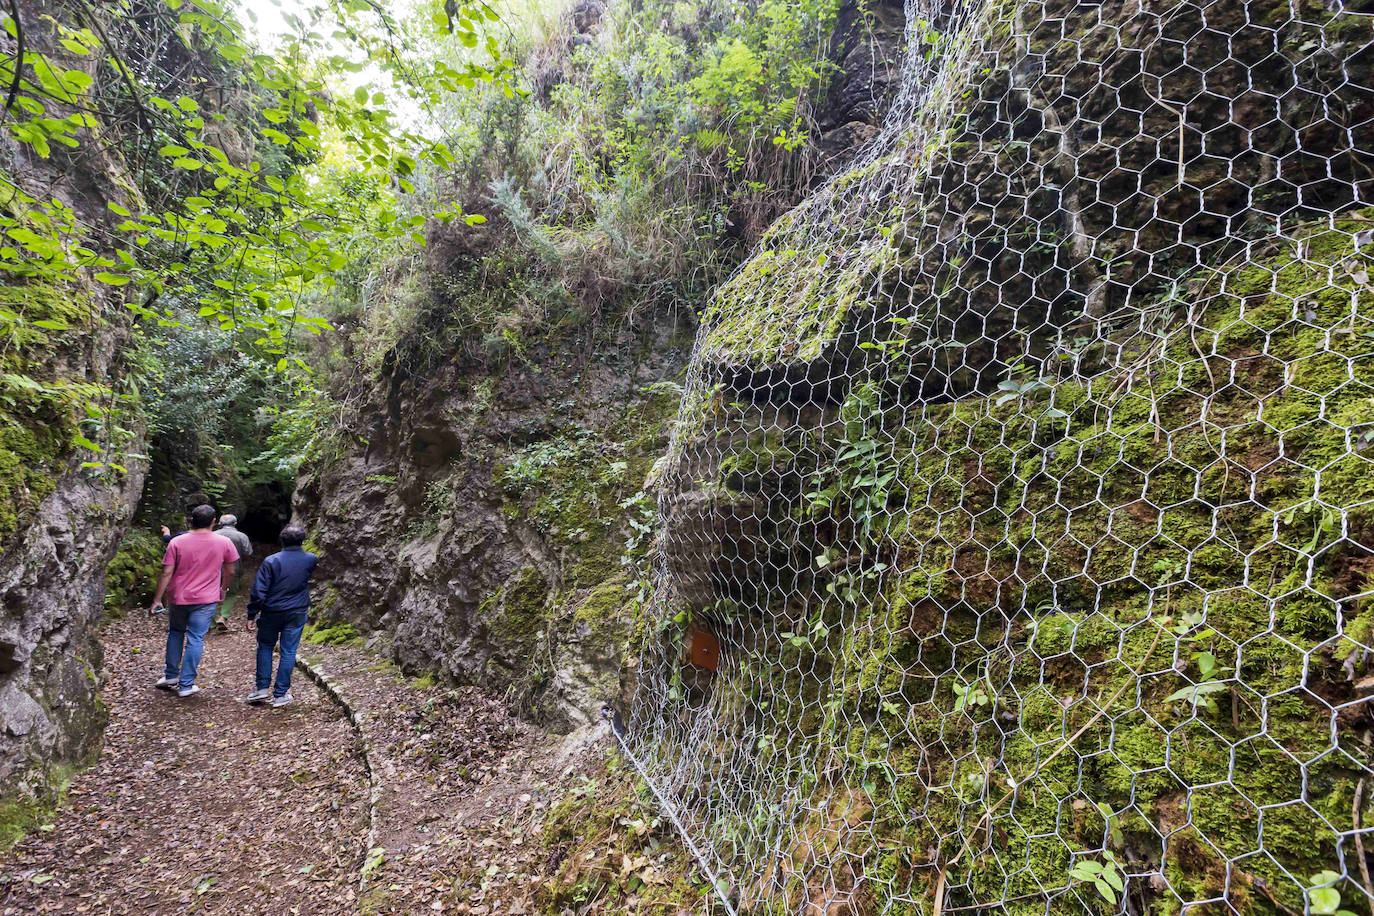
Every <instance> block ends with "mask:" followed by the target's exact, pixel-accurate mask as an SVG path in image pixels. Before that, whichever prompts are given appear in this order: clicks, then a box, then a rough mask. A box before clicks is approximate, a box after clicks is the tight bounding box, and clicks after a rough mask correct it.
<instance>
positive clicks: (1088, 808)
mask: <svg viewBox="0 0 1374 916" xmlns="http://www.w3.org/2000/svg"><path fill="white" fill-rule="evenodd" d="M907 13H908V23H909V27H908V28H909V36H908V37H909V43H908V51H907V59H906V61H905V65H904V67H905V69H904V81H903V91H902V94H901V96H900V97H899V98H898V100H897V102H896V103H895V106H894V108H893V111H892V113H891V114H890V116H889V119H888V122H887V123H886V125H885V127H884V129H883V130H882V131H881V132H880V134H879V135H878V136H877V137H876V138H875V139H874V140H873V141H872V143H871V144H870V145H869V146H868V147H867V148H866V149H865V150H864V151H863V152H862V153H861V154H860V155H859V156H858V157H857V159H856V162H855V164H854V165H853V166H852V168H850V169H849V170H848V171H846V172H844V173H842V174H840V175H838V176H837V177H835V178H834V179H833V180H831V181H830V182H829V183H828V184H827V185H826V186H825V187H823V188H821V189H819V190H818V191H817V192H816V193H815V194H814V195H813V196H812V197H811V198H810V199H809V200H808V201H807V202H806V203H804V204H803V205H802V206H800V207H798V208H797V209H796V210H795V211H793V212H792V213H790V214H789V215H787V216H786V217H784V218H783V219H782V220H781V221H780V222H779V223H778V224H777V225H776V226H775V227H774V228H773V229H772V230H770V232H769V233H768V234H767V235H766V236H765V238H764V239H763V241H762V243H761V244H760V246H759V249H758V250H757V251H756V252H755V254H754V256H753V257H752V258H751V260H750V261H749V262H748V263H747V264H746V265H745V266H744V267H743V268H742V269H741V270H740V271H739V272H738V273H737V274H736V275H735V277H734V278H732V279H731V280H730V281H729V282H728V283H727V284H725V285H724V286H723V287H722V288H721V289H720V290H719V291H718V293H717V295H716V296H715V298H714V300H713V302H712V304H711V306H710V307H709V309H708V310H707V311H706V313H705V315H704V317H703V324H702V328H701V330H700V333H699V336H698V341H697V346H696V351H695V354H694V357H693V361H692V366H691V369H690V371H689V376H688V382H687V387H686V392H685V396H684V400H683V405H682V408H681V412H680V415H679V418H678V424H677V429H676V433H675V437H674V441H673V445H672V449H671V452H670V455H669V457H668V462H667V467H666V471H665V473H664V475H663V477H662V480H661V483H660V487H661V489H660V499H659V508H660V511H661V513H662V516H663V525H664V529H663V536H662V541H661V551H660V554H659V557H658V559H657V565H656V570H655V583H654V585H655V590H654V597H653V600H652V603H651V607H650V609H649V612H648V613H649V617H648V620H647V628H646V630H647V634H648V635H647V637H646V640H645V645H644V650H643V654H642V658H641V661H640V672H639V688H638V692H637V697H636V706H635V710H634V715H633V718H632V722H631V726H630V734H629V741H630V746H631V747H632V748H633V749H634V752H635V754H636V756H637V757H638V758H639V759H640V760H641V761H642V762H643V764H644V767H645V770H646V772H647V773H648V775H649V776H650V778H651V779H652V781H653V783H654V785H655V786H656V787H657V788H658V789H659V790H660V791H661V792H662V793H663V795H664V797H665V799H667V800H668V802H669V804H670V805H671V807H672V808H673V809H674V813H675V814H676V816H678V817H679V818H680V819H681V820H682V822H683V824H684V828H685V832H686V833H687V835H688V836H689V837H690V838H691V839H692V840H693V841H694V845H695V846H696V847H697V848H698V849H699V850H701V853H702V855H703V856H704V857H705V858H706V859H707V865H708V866H709V867H710V868H712V869H714V870H716V871H717V873H718V874H719V876H720V882H719V883H720V884H721V885H722V891H723V892H725V893H726V894H727V895H728V896H729V897H730V899H731V900H732V901H734V902H735V905H737V906H738V907H739V908H740V909H741V911H744V912H760V913H764V912H767V913H805V914H816V916H819V914H837V913H855V914H858V913H884V914H886V913H931V912H936V911H943V912H946V913H949V912H956V911H974V910H977V911H983V912H994V911H996V912H1009V913H1050V912H1055V913H1059V912H1129V913H1178V912H1197V913H1203V912H1208V913H1211V912H1218V913H1220V912H1233V913H1303V912H1311V913H1336V912H1338V911H1341V910H1346V911H1349V912H1353V913H1359V912H1366V911H1371V912H1374V910H1371V909H1370V908H1371V907H1374V884H1372V883H1371V880H1370V868H1371V862H1370V858H1369V855H1368V854H1370V853H1374V827H1371V826H1370V822H1371V820H1374V802H1371V796H1374V778H1371V777H1374V774H1371V770H1370V761H1371V749H1370V741H1371V708H1370V707H1371V704H1370V703H1369V702H1368V701H1369V699H1370V695H1371V694H1372V693H1374V677H1371V666H1370V659H1371V647H1374V602H1371V600H1370V598H1371V595H1372V594H1374V286H1371V280H1370V273H1371V271H1372V270H1374V266H1371V264H1374V207H1371V206H1370V204H1371V196H1372V195H1371V192H1372V191H1374V37H1372V36H1374V32H1372V31H1371V26H1372V23H1371V16H1370V15H1368V13H1367V11H1362V10H1361V9H1359V5H1356V4H1341V3H1339V2H1325V3H1323V2H1318V0H1250V2H1239V0H1219V2H1211V3H1207V2H1201V0H1182V2H1180V0H1109V2H1103V3H1091V4H1089V3H1077V4H1076V3H1072V2H1057V0H1022V2H1003V0H983V2H978V0H967V2H950V0H946V2H939V0H909V2H908V7H907Z"/></svg>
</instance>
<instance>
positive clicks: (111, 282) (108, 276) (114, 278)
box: [95, 271, 129, 286]
mask: <svg viewBox="0 0 1374 916" xmlns="http://www.w3.org/2000/svg"><path fill="white" fill-rule="evenodd" d="M95 278H96V279H97V280H99V281H100V282H101V283H104V284H105V285H106V286H123V285H125V284H126V283H128V282H129V278H128V277H121V276H120V275H119V274H112V273H106V272H105V271H101V272H100V273H98V274H96V275H95Z"/></svg>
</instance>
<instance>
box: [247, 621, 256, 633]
mask: <svg viewBox="0 0 1374 916" xmlns="http://www.w3.org/2000/svg"><path fill="white" fill-rule="evenodd" d="M257 628H258V622H257V621H256V620H254V619H253V618H252V617H249V618H248V632H249V633H251V632H253V631H254V630H256V629H257Z"/></svg>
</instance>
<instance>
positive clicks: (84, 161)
mask: <svg viewBox="0 0 1374 916" xmlns="http://www.w3.org/2000/svg"><path fill="white" fill-rule="evenodd" d="M40 13H41V11H40V10H36V9H33V8H27V7H26V8H25V9H24V10H23V13H22V14H23V15H24V19H25V22H26V23H30V24H32V27H31V28H30V29H29V30H28V40H29V42H30V44H29V47H30V48H35V47H37V48H43V47H46V46H48V44H49V43H51V42H53V41H54V39H53V36H52V35H50V34H48V33H47V32H46V31H45V27H44V26H43V25H42V20H41V19H40V18H39V16H40ZM8 136H9V135H8V134H6V137H7V138H8ZM88 139H89V138H88ZM53 156H54V158H53V159H40V158H38V157H36V156H32V155H31V154H30V153H29V151H28V148H27V147H21V146H19V145H17V144H14V143H13V142H11V141H9V140H8V139H7V140H5V141H4V142H0V168H3V169H4V171H5V174H6V175H7V177H8V178H9V179H10V180H11V181H13V182H14V183H15V184H16V185H17V186H18V187H20V188H21V189H25V190H27V191H32V192H33V193H35V194H38V195H40V196H43V197H51V196H55V197H58V198H60V199H61V200H62V201H64V202H65V203H66V204H67V205H68V206H70V207H71V208H72V209H73V210H74V211H75V213H77V214H78V215H79V216H80V218H81V219H82V220H83V221H84V222H86V223H87V225H92V226H96V227H99V228H102V229H104V230H109V229H110V226H109V225H108V222H107V221H108V220H109V219H110V218H111V216H112V214H111V212H110V211H109V210H108V209H107V207H106V204H107V203H108V202H116V203H124V204H128V203H130V201H129V198H128V197H127V196H126V193H127V192H126V191H124V190H122V189H127V188H129V187H130V186H131V185H130V183H129V181H128V179H127V176H126V175H124V174H123V173H122V172H121V169H120V167H119V165H118V163H117V162H116V161H115V160H113V159H111V158H110V157H109V156H107V155H106V154H105V153H103V152H101V151H99V149H98V144H97V143H95V142H93V141H92V142H89V143H84V144H83V145H82V146H81V147H80V148H79V149H76V150H72V151H70V152H65V151H57V152H54V154H53ZM65 157H70V158H71V159H75V162H72V161H70V160H69V159H67V158H65ZM58 163H60V167H59V165H58ZM68 176H71V177H68ZM0 300H2V302H0V304H2V305H3V307H5V308H7V309H10V310H12V311H17V312H19V313H20V314H23V315H25V316H26V318H27V319H28V320H29V321H34V320H41V319H49V320H56V321H57V323H58V324H59V325H64V324H65V325H66V326H67V330H65V331H61V332H59V333H54V334H53V335H50V336H49V339H48V340H46V341H42V342H41V343H40V345H34V346H30V347H29V348H28V349H26V348H25V347H24V345H23V344H21V345H20V346H19V347H18V349H17V351H16V350H15V349H10V350H8V352H7V354H6V355H5V357H4V361H3V362H0V368H3V371H5V372H15V373H19V374H21V375H25V376H27V377H29V378H31V379H34V380H36V381H37V382H39V383H41V384H43V385H50V386H55V387H56V388H60V387H61V386H64V385H88V386H99V387H103V388H104V389H106V390H107V392H114V391H118V390H119V387H120V385H121V378H122V376H123V372H124V368H123V364H122V361H121V353H122V351H123V349H124V345H125V343H126V342H127V341H128V338H129V333H130V327H131V321H130V318H129V314H128V312H127V311H126V310H125V308H124V306H123V303H122V302H121V301H119V300H118V299H117V298H114V297H111V296H109V295H107V294H105V293H100V292H97V291H94V290H93V289H91V288H87V286H86V284H84V283H76V284H72V285H70V286H52V285H49V284H46V283H44V282H40V281H37V280H24V279H20V278H15V277H8V278H6V281H5V285H4V286H0ZM19 395H20V397H19V398H18V400H17V401H11V403H12V404H14V406H13V408H11V409H10V410H9V412H5V411H0V804H4V803H18V804H21V805H22V804H25V803H28V802H33V801H39V802H42V801H46V800H47V799H46V798H45V796H47V795H48V794H49V792H50V789H51V788H53V787H52V785H51V783H52V782H53V781H54V779H55V778H57V777H60V775H61V773H62V772H63V771H64V770H67V769H69V768H70V767H72V766H74V765H76V764H78V763H80V762H82V761H84V760H86V759H88V758H89V757H90V756H91V754H92V753H93V752H94V751H95V749H96V748H97V747H98V746H99V741H100V734H101V726H102V723H103V714H102V712H101V710H100V707H99V700H98V695H97V691H98V688H99V668H100V650H99V643H98V641H97V639H96V632H95V625H96V623H97V620H98V617H99V615H100V612H101V608H102V601H103V598H104V593H105V566H106V564H107V563H108V562H109V559H110V557H111V556H112V555H113V553H114V551H115V547H116V544H117V542H118V540H119V537H120V535H121V534H122V533H123V531H124V528H125V526H126V525H127V523H128V520H129V518H130V517H131V515H132V514H133V510H134V506H135V504H136V502H137V499H138V494H139V491H140V489H141V487H142V483H143V475H144V472H145V470H144V467H143V464H142V462H140V461H125V463H124V464H125V471H123V472H121V471H118V470H115V469H114V468H112V467H109V466H106V467H104V468H98V469H90V468H87V469H82V467H81V464H82V462H83V461H90V460H93V459H94V458H95V457H96V456H94V455H93V454H92V453H90V452H86V453H84V455H83V456H81V457H78V456H77V455H76V454H75V452H76V447H75V445H74V444H73V441H72V436H73V435H74V432H75V430H76V425H75V423H76V420H75V414H76V412H77V411H78V410H79V405H78V404H77V403H74V402H72V401H68V400H64V399H62V398H60V397H53V396H48V395H46V394H30V395H29V396H28V398H27V400H26V399H25V398H24V397H23V395H24V393H23V392H22V391H20V392H19ZM98 397H100V398H107V397H108V398H109V400H110V401H111V402H113V401H114V398H113V397H112V395H110V394H104V395H99V396H98ZM110 419H113V420H114V421H115V423H116V424H117V425H119V426H121V427H123V428H124V429H125V430H126V431H129V432H130V433H131V434H132V435H131V438H127V439H125V440H124V441H118V442H114V441H113V440H107V436H108V433H101V432H91V431H90V430H85V432H86V433H87V435H88V437H92V438H98V439H101V440H103V441H102V444H106V442H107V441H108V444H109V447H110V448H111V450H112V453H113V454H114V455H116V456H120V455H123V454H124V453H125V452H129V453H140V452H142V451H143V447H142V441H141V436H142V433H141V423H140V421H139V419H138V418H137V417H136V416H130V415H129V413H128V411H127V410H125V409H119V410H118V412H116V413H112V414H111V415H110ZM102 457H103V456H102ZM110 461H111V462H119V461H120V458H119V457H112V458H110Z"/></svg>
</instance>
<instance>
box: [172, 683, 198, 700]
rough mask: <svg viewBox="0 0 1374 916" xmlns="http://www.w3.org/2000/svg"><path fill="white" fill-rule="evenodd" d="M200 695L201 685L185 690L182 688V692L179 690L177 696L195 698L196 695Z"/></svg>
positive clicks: (193, 685) (194, 685)
mask: <svg viewBox="0 0 1374 916" xmlns="http://www.w3.org/2000/svg"><path fill="white" fill-rule="evenodd" d="M198 693H200V685H199V684H192V685H191V686H190V687H183V688H181V689H180V690H178V691H177V696H179V697H193V696H195V695H196V694H198Z"/></svg>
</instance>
